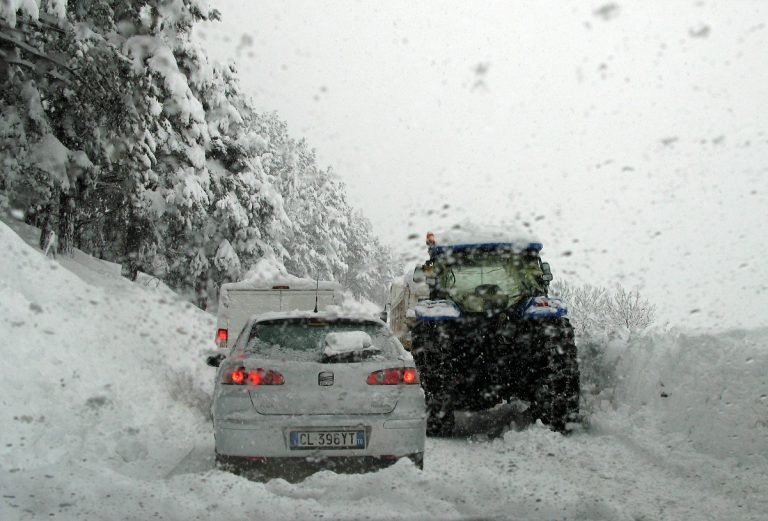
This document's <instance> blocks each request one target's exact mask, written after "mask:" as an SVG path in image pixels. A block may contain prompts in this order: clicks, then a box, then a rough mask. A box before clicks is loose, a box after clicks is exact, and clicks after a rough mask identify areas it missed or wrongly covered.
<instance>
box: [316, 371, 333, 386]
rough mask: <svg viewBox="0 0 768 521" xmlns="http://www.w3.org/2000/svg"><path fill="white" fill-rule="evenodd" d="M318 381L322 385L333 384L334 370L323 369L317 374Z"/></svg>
mask: <svg viewBox="0 0 768 521" xmlns="http://www.w3.org/2000/svg"><path fill="white" fill-rule="evenodd" d="M317 383H319V384H320V385H326V386H328V385H333V372H331V371H323V372H322V373H320V374H318V375H317Z"/></svg>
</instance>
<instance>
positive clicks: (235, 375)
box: [229, 369, 245, 385]
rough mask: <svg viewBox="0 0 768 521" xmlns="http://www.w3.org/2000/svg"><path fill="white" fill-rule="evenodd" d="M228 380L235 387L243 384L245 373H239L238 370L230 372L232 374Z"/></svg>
mask: <svg viewBox="0 0 768 521" xmlns="http://www.w3.org/2000/svg"><path fill="white" fill-rule="evenodd" d="M229 378H230V380H232V383H233V384H235V385H240V384H241V383H243V380H245V373H244V372H243V371H241V370H240V369H235V370H234V371H232V374H231V375H230V377H229Z"/></svg>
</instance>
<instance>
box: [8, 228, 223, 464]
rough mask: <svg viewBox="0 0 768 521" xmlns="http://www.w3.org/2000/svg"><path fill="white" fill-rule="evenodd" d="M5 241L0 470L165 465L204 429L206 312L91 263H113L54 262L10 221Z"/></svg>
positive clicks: (208, 329) (208, 335)
mask: <svg viewBox="0 0 768 521" xmlns="http://www.w3.org/2000/svg"><path fill="white" fill-rule="evenodd" d="M0 243H1V244H2V245H3V248H2V249H0V273H2V282H0V335H2V338H5V339H6V342H5V344H4V345H5V347H4V350H3V351H4V352H3V364H1V365H0V381H1V382H2V402H3V408H2V425H3V426H4V427H3V429H2V431H1V432H0V459H1V460H2V461H3V470H4V471H6V472H8V471H12V470H13V469H16V470H22V469H23V470H24V471H27V472H29V471H33V470H34V469H36V468H42V467H49V466H60V468H71V467H83V466H88V467H92V466H93V465H105V466H106V467H108V468H110V469H112V470H114V471H116V472H118V473H121V474H125V475H136V474H139V475H143V474H145V473H146V468H147V467H148V465H147V462H152V464H151V465H150V467H152V472H158V471H159V472H162V468H163V465H171V466H172V465H174V464H175V463H176V461H177V459H178V457H179V456H180V455H179V451H181V450H184V449H183V447H184V445H185V443H188V442H189V441H190V440H194V439H199V438H200V437H201V436H205V435H207V432H208V427H207V409H208V402H209V398H208V395H209V388H210V386H211V384H210V377H211V375H210V374H209V371H207V370H206V368H205V366H204V365H203V364H201V363H200V361H201V360H202V356H203V354H204V352H205V351H206V348H207V347H208V346H209V345H210V342H211V334H212V332H213V327H214V326H213V321H212V319H211V317H209V316H208V315H207V314H205V313H203V312H201V311H200V310H198V309H196V308H193V307H192V306H191V305H189V304H187V303H184V302H182V301H180V300H178V299H176V298H175V297H169V295H167V294H166V293H165V292H162V291H161V292H156V291H154V290H148V289H146V288H144V286H143V285H140V284H132V283H130V282H128V281H126V280H125V279H122V278H120V277H119V271H118V274H117V275H115V274H110V273H108V272H106V271H97V270H95V269H93V268H97V269H98V268H99V267H107V265H109V263H103V262H102V261H98V260H96V259H91V258H88V259H89V260H90V262H89V263H88V264H90V265H91V266H92V267H90V268H89V267H88V265H86V264H80V263H78V262H77V261H76V259H72V258H68V257H66V256H60V259H61V260H62V261H63V263H64V264H61V263H59V262H57V261H53V260H50V259H48V258H46V257H44V256H43V255H42V254H41V253H40V252H39V251H38V250H36V249H33V248H31V247H30V246H28V245H27V244H25V243H24V241H23V240H22V239H21V238H20V237H19V236H18V235H17V234H15V233H14V232H13V231H12V230H11V229H10V228H9V227H8V226H7V225H6V224H5V223H0ZM79 255H80V256H82V255H83V254H82V253H80V254H79ZM83 260H84V259H83ZM67 264H68V265H71V266H73V267H75V268H76V269H74V270H72V271H70V270H69V269H66V268H65V267H64V265H67ZM168 470H170V467H169V468H166V469H165V471H168ZM6 478H7V476H6Z"/></svg>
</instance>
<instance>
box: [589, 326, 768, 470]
mask: <svg viewBox="0 0 768 521" xmlns="http://www.w3.org/2000/svg"><path fill="white" fill-rule="evenodd" d="M607 349H608V350H607V352H606V359H605V361H604V363H606V364H607V365H610V366H611V368H610V371H612V373H613V374H612V379H613V380H614V385H615V388H614V389H613V392H614V395H613V399H612V401H613V407H616V408H617V411H615V412H611V413H610V414H607V415H601V414H600V413H598V414H597V415H596V417H597V418H596V419H597V423H598V424H600V422H601V420H607V419H608V418H609V417H612V418H613V420H615V419H616V418H617V417H619V416H623V417H625V418H626V419H629V420H631V422H632V423H633V424H634V425H636V426H638V427H642V428H650V429H651V430H653V431H654V432H658V433H661V434H664V435H666V440H667V441H668V442H669V443H676V444H690V445H692V446H693V447H694V448H695V449H696V450H697V451H699V452H704V453H707V454H713V455H716V456H718V457H721V458H735V459H736V460H737V461H738V462H740V463H746V462H750V461H751V462H755V461H756V460H762V463H763V464H766V463H768V458H767V456H768V329H760V330H754V331H743V330H734V331H729V332H725V333H720V334H699V335H690V334H684V333H680V332H677V333H675V332H670V333H666V334H663V335H662V334H658V333H656V334H648V335H645V336H640V337H637V338H634V339H630V340H626V341H618V342H617V341H614V342H613V343H612V344H608V345H607ZM603 412H605V409H604V410H603Z"/></svg>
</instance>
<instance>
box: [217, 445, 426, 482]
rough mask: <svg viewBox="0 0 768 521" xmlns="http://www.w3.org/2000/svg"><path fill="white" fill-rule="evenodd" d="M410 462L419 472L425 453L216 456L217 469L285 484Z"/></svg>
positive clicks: (422, 466)
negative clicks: (318, 474)
mask: <svg viewBox="0 0 768 521" xmlns="http://www.w3.org/2000/svg"><path fill="white" fill-rule="evenodd" d="M405 458H407V459H409V460H411V461H412V462H413V464H414V465H416V467H418V468H420V469H421V468H424V453H423V452H417V453H413V454H405V455H403V456H397V457H396V456H358V457H349V456H327V457H322V458H306V457H305V458H282V457H276V458H252V457H245V456H225V455H222V454H216V466H217V467H218V468H219V469H221V470H225V471H229V472H234V473H236V474H244V475H248V474H254V475H255V477H258V478H270V477H281V478H284V479H288V480H297V479H304V478H305V477H307V476H309V475H310V474H313V473H315V472H318V471H321V470H331V471H333V472H337V473H353V474H354V473H362V472H373V471H375V470H379V469H383V468H386V467H389V466H390V465H393V464H394V463H396V462H397V461H399V460H401V459H405Z"/></svg>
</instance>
